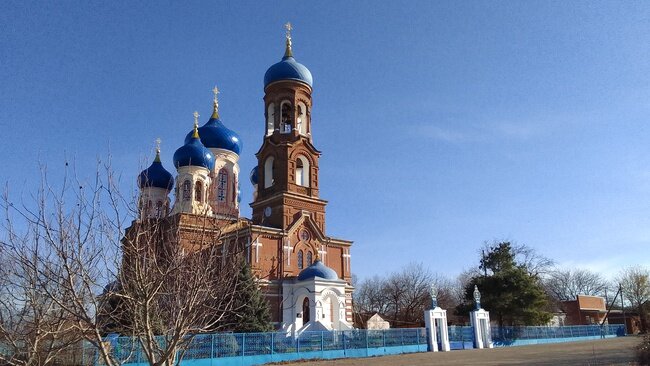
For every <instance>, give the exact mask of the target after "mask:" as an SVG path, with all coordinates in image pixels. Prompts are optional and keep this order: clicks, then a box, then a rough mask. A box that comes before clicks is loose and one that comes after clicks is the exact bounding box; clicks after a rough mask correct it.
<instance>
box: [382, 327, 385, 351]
mask: <svg viewBox="0 0 650 366" xmlns="http://www.w3.org/2000/svg"><path fill="white" fill-rule="evenodd" d="M381 337H382V343H383V344H384V348H386V329H384V330H382V331H381Z"/></svg>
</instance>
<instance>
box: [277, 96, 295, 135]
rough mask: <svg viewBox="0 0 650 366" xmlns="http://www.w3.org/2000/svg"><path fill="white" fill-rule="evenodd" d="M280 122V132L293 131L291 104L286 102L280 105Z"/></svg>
mask: <svg viewBox="0 0 650 366" xmlns="http://www.w3.org/2000/svg"><path fill="white" fill-rule="evenodd" d="M280 121H281V124H280V132H281V133H291V130H292V129H293V116H292V115H291V103H290V102H289V101H287V100H285V101H284V102H282V104H281V107H280Z"/></svg>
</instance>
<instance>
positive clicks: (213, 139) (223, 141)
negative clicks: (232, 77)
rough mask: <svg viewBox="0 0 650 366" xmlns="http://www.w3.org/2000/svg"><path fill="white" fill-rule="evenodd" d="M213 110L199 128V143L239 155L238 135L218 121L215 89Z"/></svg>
mask: <svg viewBox="0 0 650 366" xmlns="http://www.w3.org/2000/svg"><path fill="white" fill-rule="evenodd" d="M214 91H215V96H214V109H213V112H212V116H211V117H210V120H209V121H208V122H207V123H206V124H204V125H203V126H201V127H199V136H201V142H202V143H203V145H204V146H205V147H207V148H214V149H224V150H229V151H232V152H234V153H235V154H237V155H239V153H240V152H241V150H242V142H241V139H240V138H239V135H238V134H237V133H236V132H235V131H233V130H231V129H229V128H228V127H226V126H225V125H224V124H223V122H221V120H220V119H219V101H218V100H217V93H218V89H217V88H216V87H215V89H214ZM192 133H193V132H191V131H190V133H188V134H187V136H186V137H185V143H187V142H188V141H189V140H190V139H191V138H192Z"/></svg>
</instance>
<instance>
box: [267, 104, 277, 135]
mask: <svg viewBox="0 0 650 366" xmlns="http://www.w3.org/2000/svg"><path fill="white" fill-rule="evenodd" d="M274 125H275V104H274V103H271V104H269V108H268V109H267V111H266V136H270V135H272V134H273V129H274Z"/></svg>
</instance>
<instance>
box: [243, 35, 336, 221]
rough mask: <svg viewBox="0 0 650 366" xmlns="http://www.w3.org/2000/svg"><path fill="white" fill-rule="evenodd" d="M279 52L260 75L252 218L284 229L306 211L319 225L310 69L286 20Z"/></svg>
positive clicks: (320, 204) (322, 204)
mask: <svg viewBox="0 0 650 366" xmlns="http://www.w3.org/2000/svg"><path fill="white" fill-rule="evenodd" d="M285 27H286V29H287V32H286V48H285V53H284V57H283V58H282V60H281V61H280V62H278V63H276V64H275V65H273V66H271V67H270V68H269V69H268V70H267V72H266V74H265V75H264V111H265V129H264V139H263V143H262V146H261V148H260V150H259V151H258V152H257V154H256V156H257V160H258V165H257V168H256V169H257V177H258V182H257V193H256V197H255V200H254V202H253V203H252V204H251V207H252V208H253V223H255V224H259V225H264V226H270V227H275V228H279V229H286V228H287V227H288V226H289V225H290V224H291V223H292V222H294V221H295V220H296V219H297V217H299V216H301V215H309V216H310V217H311V218H312V219H313V220H314V221H315V222H316V224H317V225H318V226H319V228H320V230H321V231H322V232H324V231H325V205H326V204H327V201H324V200H321V199H320V198H319V192H318V191H319V189H318V159H319V157H320V154H321V153H320V151H318V150H317V149H316V148H315V147H314V145H313V140H312V128H311V127H312V125H311V108H312V97H311V94H312V84H313V79H312V75H311V72H310V71H309V70H308V69H307V68H306V67H305V66H304V65H302V64H300V63H298V62H297V61H296V60H295V58H294V57H293V49H292V40H291V24H290V23H287V24H286V26H285Z"/></svg>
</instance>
